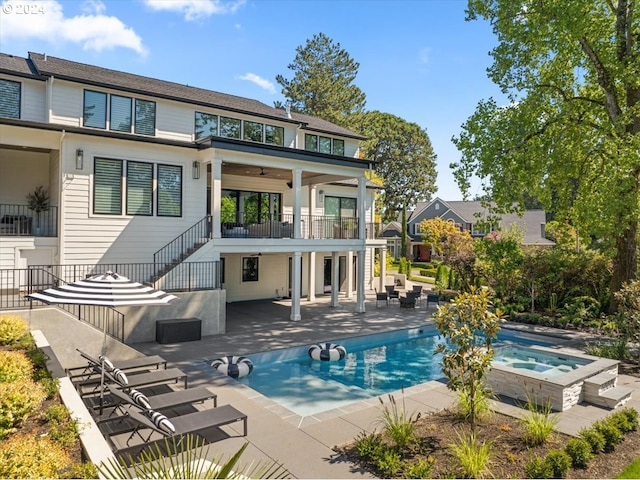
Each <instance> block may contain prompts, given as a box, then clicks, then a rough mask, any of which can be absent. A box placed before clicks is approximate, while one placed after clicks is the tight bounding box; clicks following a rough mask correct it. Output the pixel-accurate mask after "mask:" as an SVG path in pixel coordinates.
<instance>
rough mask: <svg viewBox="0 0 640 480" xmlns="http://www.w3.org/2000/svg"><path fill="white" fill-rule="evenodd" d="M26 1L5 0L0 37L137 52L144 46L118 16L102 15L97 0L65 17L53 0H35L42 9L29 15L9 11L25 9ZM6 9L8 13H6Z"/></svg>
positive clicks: (0, 8)
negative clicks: (81, 12)
mask: <svg viewBox="0 0 640 480" xmlns="http://www.w3.org/2000/svg"><path fill="white" fill-rule="evenodd" d="M26 4H27V2H25V1H15V0H8V1H5V2H3V3H2V6H1V7H0V10H2V12H3V13H2V15H1V16H0V39H2V41H6V40H8V39H10V38H18V39H22V40H29V39H31V38H37V39H40V40H45V41H48V42H50V43H62V42H72V43H78V44H80V45H82V48H83V49H84V50H96V51H102V50H109V49H113V48H117V47H121V48H130V49H131V50H134V51H136V52H137V53H138V54H140V55H146V54H147V49H146V48H145V46H144V45H143V44H142V39H141V38H140V37H139V36H138V34H136V32H135V31H134V30H133V29H132V28H131V27H127V26H126V25H125V24H124V23H122V21H120V19H118V18H116V17H113V16H107V15H103V14H102V12H104V10H105V6H104V4H103V3H102V2H100V1H89V2H85V3H84V5H83V11H84V12H85V13H84V14H82V15H77V16H75V17H71V18H65V16H64V12H63V11H62V5H61V4H59V3H58V2H57V1H55V0H39V1H38V2H35V4H37V5H38V6H39V7H42V9H41V10H40V11H39V13H33V14H30V15H17V14H13V13H14V12H16V11H18V9H23V8H25V6H26ZM7 12H10V13H7Z"/></svg>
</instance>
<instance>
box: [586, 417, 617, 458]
mask: <svg viewBox="0 0 640 480" xmlns="http://www.w3.org/2000/svg"><path fill="white" fill-rule="evenodd" d="M593 428H595V429H596V430H597V431H598V432H600V433H601V434H602V436H603V437H604V451H605V452H613V450H614V449H615V448H616V445H617V444H618V443H620V442H621V441H622V438H623V435H622V432H621V431H620V430H619V429H618V427H616V426H615V425H614V423H613V422H612V421H611V419H610V418H605V419H603V420H600V421H598V422H595V423H594V424H593Z"/></svg>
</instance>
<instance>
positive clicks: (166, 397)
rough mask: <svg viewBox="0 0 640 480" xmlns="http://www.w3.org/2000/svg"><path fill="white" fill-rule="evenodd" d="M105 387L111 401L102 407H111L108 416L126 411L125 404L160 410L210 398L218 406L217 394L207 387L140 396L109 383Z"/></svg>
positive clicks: (138, 393) (107, 399) (137, 393)
mask: <svg viewBox="0 0 640 480" xmlns="http://www.w3.org/2000/svg"><path fill="white" fill-rule="evenodd" d="M107 388H108V390H109V397H107V398H106V399H105V401H112V402H113V403H110V404H105V405H104V408H105V409H107V408H113V411H112V412H111V414H110V415H109V416H110V417H111V416H112V415H113V414H114V413H115V412H120V413H122V414H124V413H126V411H125V406H127V405H134V406H136V407H139V408H146V409H149V410H158V411H161V410H166V409H168V408H175V407H179V406H182V405H189V404H192V403H201V402H204V401H205V400H210V399H211V400H213V406H214V407H217V406H218V396H217V395H216V394H215V393H213V392H211V391H210V390H209V389H208V388H207V387H196V388H187V389H186V390H180V391H173V392H169V393H161V394H159V395H149V396H146V395H143V397H142V398H141V397H139V396H138V397H136V398H132V393H131V392H130V391H129V392H125V391H123V390H121V389H119V388H116V387H114V386H113V385H111V384H109V385H107ZM135 394H136V395H142V394H141V393H140V392H135Z"/></svg>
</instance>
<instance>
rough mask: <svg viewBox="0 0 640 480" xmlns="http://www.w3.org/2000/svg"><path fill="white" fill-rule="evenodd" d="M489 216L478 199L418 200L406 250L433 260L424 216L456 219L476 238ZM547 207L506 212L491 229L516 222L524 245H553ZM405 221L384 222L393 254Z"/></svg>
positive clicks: (419, 258)
mask: <svg viewBox="0 0 640 480" xmlns="http://www.w3.org/2000/svg"><path fill="white" fill-rule="evenodd" d="M486 216H487V209H486V208H485V207H483V206H482V203H481V202H479V201H444V200H442V199H440V198H437V197H436V198H434V199H433V200H431V201H430V202H419V203H418V204H417V205H416V208H415V209H414V210H413V211H412V212H411V214H410V215H409V216H408V218H407V234H408V235H409V237H410V241H409V242H408V243H407V250H408V251H409V252H410V253H411V256H412V258H413V260H414V261H419V262H428V261H430V260H431V247H430V246H429V245H425V244H424V243H423V242H422V236H421V235H420V223H421V222H422V221H423V220H429V219H431V218H436V217H440V218H442V219H443V220H447V221H449V222H453V223H455V224H456V225H457V226H459V227H460V228H461V229H463V230H468V231H469V232H470V233H471V236H472V237H473V238H482V237H484V236H485V235H486V234H487V233H490V232H489V231H487V229H486V226H485V225H483V222H482V220H483V219H484V218H486ZM545 225H546V220H545V212H544V210H526V211H525V212H523V214H522V215H521V216H520V215H517V214H506V215H503V216H502V217H501V219H500V222H499V224H498V225H493V226H492V228H491V231H496V230H505V229H508V228H511V227H512V226H516V228H518V229H520V230H521V231H522V232H524V239H523V242H522V243H523V245H526V246H539V247H550V246H553V245H554V242H552V241H551V240H548V239H547V238H545ZM401 232H402V225H401V224H400V222H391V223H389V224H387V225H385V226H384V229H383V236H384V237H385V238H386V239H387V249H388V251H389V254H390V255H393V256H394V258H398V257H399V256H400V251H399V249H400V239H401V236H402V235H401Z"/></svg>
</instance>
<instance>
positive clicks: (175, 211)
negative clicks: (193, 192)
mask: <svg viewBox="0 0 640 480" xmlns="http://www.w3.org/2000/svg"><path fill="white" fill-rule="evenodd" d="M158 216H159V217H180V216H182V167H180V166H176V165H158Z"/></svg>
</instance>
